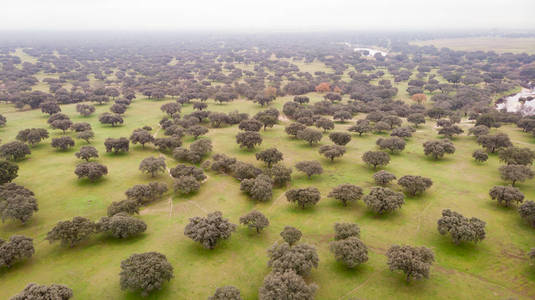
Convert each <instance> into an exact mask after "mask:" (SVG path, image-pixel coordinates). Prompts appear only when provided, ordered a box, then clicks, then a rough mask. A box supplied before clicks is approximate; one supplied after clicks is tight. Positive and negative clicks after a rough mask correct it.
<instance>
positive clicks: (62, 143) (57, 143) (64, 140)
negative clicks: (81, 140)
mask: <svg viewBox="0 0 535 300" xmlns="http://www.w3.org/2000/svg"><path fill="white" fill-rule="evenodd" d="M52 147H54V148H58V149H59V150H61V151H65V150H67V149H69V148H71V147H74V140H73V139H72V138H71V137H70V136H62V137H59V138H54V139H52Z"/></svg>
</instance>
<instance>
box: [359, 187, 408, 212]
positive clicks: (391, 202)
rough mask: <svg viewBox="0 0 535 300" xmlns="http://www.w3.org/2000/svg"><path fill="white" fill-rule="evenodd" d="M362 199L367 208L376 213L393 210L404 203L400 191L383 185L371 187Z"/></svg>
mask: <svg viewBox="0 0 535 300" xmlns="http://www.w3.org/2000/svg"><path fill="white" fill-rule="evenodd" d="M363 200H364V203H366V205H367V206H368V208H370V209H371V210H372V211H374V212H375V213H377V214H384V213H389V212H392V211H395V210H397V209H399V208H401V206H402V205H403V204H404V203H405V201H404V199H403V194H402V193H398V192H395V191H393V190H391V189H389V188H385V187H373V188H372V189H371V191H370V193H369V194H368V195H366V196H364V198H363Z"/></svg>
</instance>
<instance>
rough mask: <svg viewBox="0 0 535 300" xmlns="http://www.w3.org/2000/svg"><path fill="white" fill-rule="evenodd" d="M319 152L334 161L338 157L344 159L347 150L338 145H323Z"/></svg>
mask: <svg viewBox="0 0 535 300" xmlns="http://www.w3.org/2000/svg"><path fill="white" fill-rule="evenodd" d="M318 152H319V153H320V154H321V155H323V156H325V157H326V158H328V159H330V160H331V161H333V160H334V159H335V158H337V157H342V156H343V155H344V154H345V153H346V148H345V147H344V146H338V145H323V146H321V147H320V149H319V151H318Z"/></svg>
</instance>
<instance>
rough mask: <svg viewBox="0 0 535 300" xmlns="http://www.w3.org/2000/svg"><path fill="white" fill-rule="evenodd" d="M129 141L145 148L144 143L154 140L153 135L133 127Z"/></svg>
mask: <svg viewBox="0 0 535 300" xmlns="http://www.w3.org/2000/svg"><path fill="white" fill-rule="evenodd" d="M130 141H131V142H132V144H134V145H135V144H137V143H139V144H141V147H142V148H145V144H147V143H153V142H154V136H153V135H152V134H151V133H150V132H148V131H147V130H145V129H135V130H134V132H132V135H130Z"/></svg>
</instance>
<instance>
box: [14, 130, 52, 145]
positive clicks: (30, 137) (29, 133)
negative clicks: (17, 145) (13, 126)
mask: <svg viewBox="0 0 535 300" xmlns="http://www.w3.org/2000/svg"><path fill="white" fill-rule="evenodd" d="M47 138H48V131H47V130H46V129H44V128H28V129H24V130H21V131H19V133H18V134H17V140H19V141H21V142H24V143H28V144H30V145H31V146H33V145H35V144H37V143H39V142H41V141H42V140H44V139H47Z"/></svg>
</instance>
